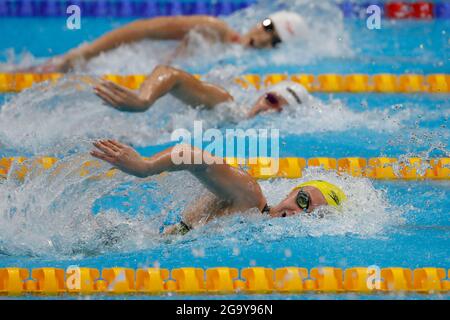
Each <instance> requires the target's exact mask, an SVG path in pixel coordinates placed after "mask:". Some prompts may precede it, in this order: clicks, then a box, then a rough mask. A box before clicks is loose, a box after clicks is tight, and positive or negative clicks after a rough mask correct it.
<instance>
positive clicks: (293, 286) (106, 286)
mask: <svg viewBox="0 0 450 320" xmlns="http://www.w3.org/2000/svg"><path fill="white" fill-rule="evenodd" d="M448 276H450V272H449V274H447V270H445V269H443V268H434V267H427V268H418V269H414V270H411V269H408V268H399V267H389V268H383V269H375V268H374V269H372V268H366V267H354V268H347V269H344V270H342V269H340V268H334V267H318V268H312V269H310V270H308V269H306V268H301V267H284V268H278V269H275V270H274V269H271V268H264V267H251V268H244V269H241V270H238V269H236V268H230V267H216V268H210V269H207V270H204V269H202V268H176V269H172V270H168V269H160V268H141V269H137V270H134V269H131V268H120V267H116V268H105V269H103V270H102V271H101V272H100V270H98V269H95V268H86V267H83V268H78V267H71V268H68V269H67V270H64V269H59V268H51V267H47V268H35V269H32V270H31V272H30V270H28V269H24V268H0V295H22V294H34V295H58V294H81V295H92V294H140V295H145V294H166V293H178V294H187V293H189V294H217V293H221V294H233V293H237V292H241V293H246V294H268V293H291V294H292V293H297V294H298V293H360V294H361V293H363V294H370V293H379V294H380V293H402V294H411V293H416V294H417V293H421V294H445V293H447V292H449V290H450V280H448V278H450V277H448Z"/></svg>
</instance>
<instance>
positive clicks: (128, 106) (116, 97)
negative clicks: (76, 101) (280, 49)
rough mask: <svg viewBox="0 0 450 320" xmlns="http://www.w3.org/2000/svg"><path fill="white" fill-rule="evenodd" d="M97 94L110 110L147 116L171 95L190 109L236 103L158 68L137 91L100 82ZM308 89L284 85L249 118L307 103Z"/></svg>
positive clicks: (183, 76) (221, 90) (214, 87)
mask: <svg viewBox="0 0 450 320" xmlns="http://www.w3.org/2000/svg"><path fill="white" fill-rule="evenodd" d="M94 92H95V94H96V95H97V96H98V97H100V98H101V99H102V100H103V101H105V102H106V103H107V104H108V105H109V106H111V107H113V108H115V109H117V110H120V111H126V112H145V111H147V110H148V109H149V108H150V107H151V106H152V105H153V104H154V103H155V102H156V101H157V100H158V99H159V98H161V97H163V96H164V95H167V94H171V95H172V96H174V97H175V98H177V99H178V100H180V101H182V102H183V103H185V104H186V105H188V106H192V107H198V106H203V107H205V108H209V109H212V108H214V107H215V106H216V105H219V104H221V103H226V102H231V101H233V97H232V96H231V95H230V93H229V92H228V91H227V90H225V89H224V88H222V87H220V86H217V85H214V84H212V83H208V82H205V81H201V80H199V79H197V78H196V77H195V76H193V75H192V74H189V73H187V72H185V71H183V70H180V69H176V68H174V67H170V66H163V65H160V66H157V67H156V68H155V69H154V70H153V72H152V73H151V74H150V75H149V76H148V77H147V78H146V79H145V81H144V82H143V83H142V85H141V87H140V88H139V90H138V91H134V90H130V89H128V88H126V87H123V86H120V85H118V84H115V83H113V82H111V81H106V80H101V82H100V83H98V84H97V85H95V86H94ZM308 97H309V95H308V92H307V91H306V89H305V88H304V87H303V86H302V85H300V84H298V83H295V82H292V81H285V82H282V83H279V84H278V85H276V86H274V87H272V88H270V90H269V91H268V92H266V93H265V94H264V95H262V96H261V97H260V98H259V99H258V100H257V101H256V102H255V104H254V105H253V107H252V108H251V110H250V111H249V112H248V114H247V116H248V117H249V118H252V117H254V116H256V115H257V114H259V113H261V112H270V111H275V112H281V111H282V110H283V108H284V107H285V106H287V105H300V104H302V103H304V102H306V100H307V99H308Z"/></svg>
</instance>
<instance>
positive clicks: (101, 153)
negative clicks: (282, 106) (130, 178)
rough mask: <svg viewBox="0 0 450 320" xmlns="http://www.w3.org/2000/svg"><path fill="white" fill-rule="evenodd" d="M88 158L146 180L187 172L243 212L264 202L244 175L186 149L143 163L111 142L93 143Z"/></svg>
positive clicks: (166, 152) (174, 149) (252, 181)
mask: <svg viewBox="0 0 450 320" xmlns="http://www.w3.org/2000/svg"><path fill="white" fill-rule="evenodd" d="M94 146H95V147H96V149H95V150H92V151H91V155H92V156H94V157H96V158H98V159H101V160H104V161H106V162H108V163H110V164H112V165H113V166H114V167H116V168H117V169H119V170H121V171H123V172H125V173H128V174H131V175H134V176H137V177H141V178H144V177H148V176H152V175H157V174H160V173H162V172H165V171H183V170H186V171H189V172H190V173H191V174H193V175H194V176H195V177H196V178H197V179H198V180H199V181H200V182H201V183H202V184H203V185H204V186H205V187H206V188H208V190H210V191H211V192H212V193H213V194H215V195H216V196H217V197H218V198H219V199H222V200H225V201H230V202H232V203H235V204H236V205H240V206H241V207H242V209H243V210H245V209H249V208H254V207H257V208H259V209H262V208H263V207H264V205H265V198H264V196H263V194H262V191H261V188H260V186H259V184H258V183H257V182H256V180H255V179H253V178H252V177H251V176H250V175H249V174H247V173H246V172H245V171H243V170H241V169H238V168H233V167H231V166H229V165H227V164H224V163H222V162H223V159H222V158H218V157H214V156H212V155H211V154H209V153H207V152H204V151H202V150H200V149H198V148H195V147H192V146H189V145H177V146H174V147H171V148H168V149H166V150H164V151H161V152H160V153H158V154H156V155H154V156H152V157H150V158H148V159H143V158H142V157H141V156H140V155H139V154H138V153H137V152H136V151H135V150H134V149H133V148H131V147H129V146H127V145H124V144H121V143H119V142H117V141H113V140H103V141H98V142H95V143H94Z"/></svg>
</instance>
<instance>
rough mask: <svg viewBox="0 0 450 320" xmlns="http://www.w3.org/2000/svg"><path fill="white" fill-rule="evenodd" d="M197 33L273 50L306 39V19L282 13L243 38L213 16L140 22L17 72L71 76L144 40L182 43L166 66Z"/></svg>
mask: <svg viewBox="0 0 450 320" xmlns="http://www.w3.org/2000/svg"><path fill="white" fill-rule="evenodd" d="M191 31H195V32H197V33H198V34H200V35H202V36H203V38H204V39H205V40H207V41H209V42H214V41H219V42H223V43H230V44H233V43H234V44H240V45H242V46H244V47H246V48H272V47H275V46H277V45H278V44H279V43H280V42H290V41H293V40H296V39H298V38H302V37H303V36H305V35H306V32H307V26H306V24H305V22H304V20H303V18H302V17H301V16H300V15H298V14H297V13H294V12H288V11H280V12H277V13H274V14H272V15H270V16H269V17H268V18H266V19H264V20H263V21H262V22H260V23H258V24H257V25H256V26H255V27H254V28H252V29H251V30H250V31H249V32H248V33H246V34H244V35H241V34H239V33H238V32H236V31H235V30H233V29H231V28H230V27H229V26H228V24H227V23H226V22H224V21H223V20H221V19H218V18H216V17H211V16H171V17H157V18H152V19H142V20H137V21H134V22H132V23H129V24H126V25H124V26H123V27H120V28H117V29H115V30H113V31H111V32H108V33H106V34H105V35H103V36H101V37H100V38H98V39H96V40H94V41H93V42H91V43H87V44H83V45H81V46H80V47H78V48H75V49H72V50H70V51H69V52H67V53H65V54H63V55H61V56H57V57H55V58H52V59H50V60H48V61H47V62H45V63H44V64H42V65H38V66H34V67H30V68H26V69H21V70H17V72H41V73H42V72H67V71H70V70H71V69H73V68H74V66H75V65H77V64H79V63H84V62H86V61H87V60H89V59H91V58H94V57H96V56H98V55H99V54H101V53H102V52H107V51H109V50H112V49H115V48H117V47H119V46H121V45H123V44H129V43H133V42H137V41H141V40H144V39H150V40H152V39H153V40H179V41H181V43H180V45H179V47H178V49H177V50H176V51H175V52H174V54H173V55H171V56H170V57H169V58H168V59H167V61H165V63H169V62H170V61H172V60H173V59H174V58H176V57H177V56H181V55H183V54H185V52H186V50H185V49H186V48H187V44H188V42H189V34H190V32H191Z"/></svg>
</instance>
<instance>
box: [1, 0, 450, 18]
mask: <svg viewBox="0 0 450 320" xmlns="http://www.w3.org/2000/svg"><path fill="white" fill-rule="evenodd" d="M256 2H257V0H218V1H208V0H156V1H155V0H134V1H128V0H97V1H91V0H66V1H65V0H56V1H55V0H0V16H1V17H58V16H59V17H63V16H67V13H66V8H67V7H68V6H69V5H72V4H74V5H78V6H79V7H80V9H81V13H82V14H83V15H84V16H87V17H156V16H170V15H194V14H209V15H214V16H220V15H230V14H232V13H233V12H236V11H237V10H240V9H243V8H247V7H249V6H251V5H253V4H254V3H256ZM369 5H378V6H379V8H380V9H381V14H382V16H384V17H387V18H390V19H435V18H437V19H450V2H449V1H440V2H436V3H434V2H425V1H416V2H406V1H405V2H399V1H395V2H384V1H377V0H375V1H370V2H367V3H355V2H353V1H347V0H344V1H341V2H340V3H339V4H338V7H339V8H340V9H341V10H342V12H343V15H344V17H346V18H365V17H367V16H368V14H367V12H366V9H367V7H368V6H369Z"/></svg>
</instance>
